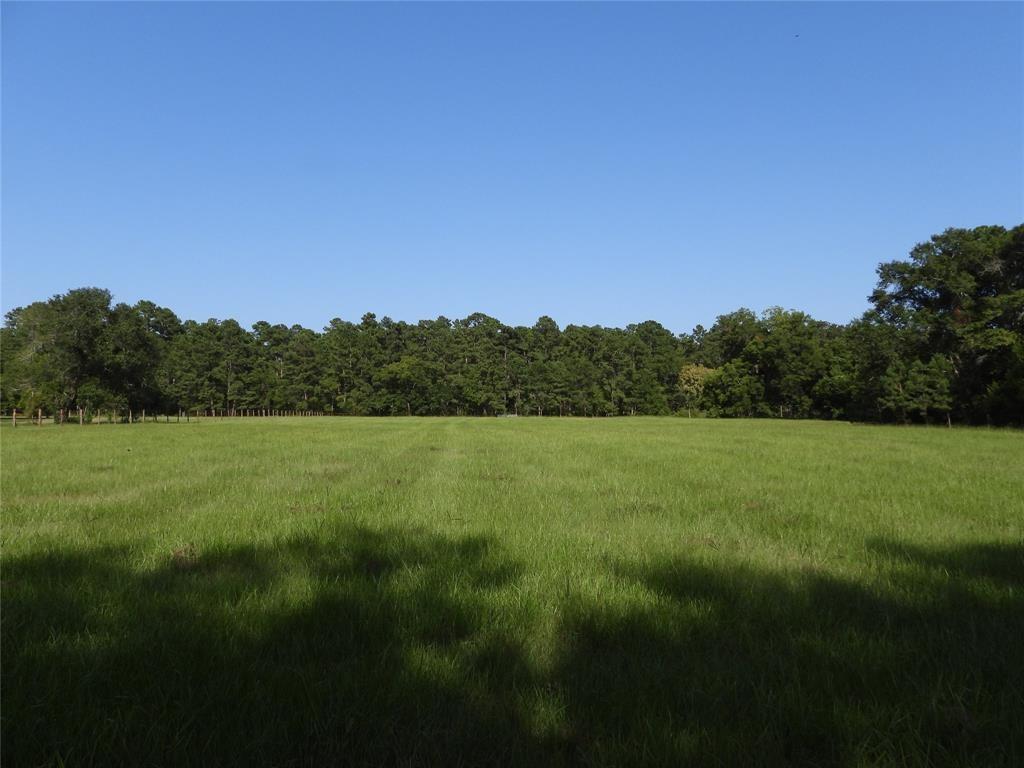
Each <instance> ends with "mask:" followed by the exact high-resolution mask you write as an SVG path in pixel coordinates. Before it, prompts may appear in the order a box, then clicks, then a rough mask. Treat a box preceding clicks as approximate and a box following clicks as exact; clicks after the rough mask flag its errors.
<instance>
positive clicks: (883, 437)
mask: <svg viewBox="0 0 1024 768" xmlns="http://www.w3.org/2000/svg"><path fill="white" fill-rule="evenodd" d="M0 448H2V455H0V458H2V497H3V498H2V501H3V520H2V523H3V524H2V534H0V535H2V585H0V589H2V643H3V647H2V665H3V666H2V670H3V675H2V724H3V725H2V727H3V734H2V736H3V745H2V748H3V760H4V764H5V765H12V766H15V765H46V764H52V765H60V764H66V765H100V764H102V765H114V764H131V765H171V764H173V765H204V766H205V765H218V764H219V765H325V764H339V765H340V764H350V765H379V764H388V765H446V766H449V765H484V764H492V765H493V764H501V765H539V764H544V765H615V766H621V765H723V766H724V765H738V764H742V765H794V764H803V765H844V766H847V765H880V764H881V765H920V766H924V765H979V766H981V765H984V766H988V765H1007V766H1010V765H1021V764H1024V725H1022V723H1024V435H1022V434H1021V433H1018V432H1011V431H990V430H980V429H979V430H968V429H952V430H947V429H939V428H932V429H925V428H895V427H874V426H853V425H849V424H842V423H813V422H779V421H705V420H696V419H695V420H688V419H671V418H665V419H656V418H636V419H617V420H575V419H563V420H559V419H518V420H516V419H503V420H499V419H489V420H487V419H440V418H439V419H401V418H391V419H354V418H346V419H340V418H339V419H310V418H307V419H273V420H270V419H268V420H257V419H251V420H249V419H247V420H234V421H218V420H212V419H211V420H202V421H200V422H198V423H191V424H139V425H132V426H127V425H120V426H111V425H96V426H89V427H84V428H80V427H77V426H65V427H45V426H44V427H41V428H40V427H31V426H27V425H26V426H24V427H18V428H17V430H12V429H10V428H5V429H4V430H3V433H2V435H0Z"/></svg>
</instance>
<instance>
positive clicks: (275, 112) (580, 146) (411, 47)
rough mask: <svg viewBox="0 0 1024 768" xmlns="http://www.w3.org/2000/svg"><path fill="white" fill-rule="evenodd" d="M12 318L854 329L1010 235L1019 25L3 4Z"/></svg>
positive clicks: (940, 12)
mask: <svg viewBox="0 0 1024 768" xmlns="http://www.w3.org/2000/svg"><path fill="white" fill-rule="evenodd" d="M2 21H3V32H2V44H3V53H2V64H3V74H2V86H3V92H2V109H3V114H2V118H3V121H2V163H3V166H2V172H3V182H2V194H3V199H2V204H3V208H2V247H3V254H2V257H3V261H2V280H3V286H2V303H3V309H4V311H7V310H9V309H11V308H13V307H15V306H19V305H22V304H26V303H28V302H31V301H34V300H38V299H45V298H47V297H48V296H50V295H52V294H54V293H60V292H63V291H65V290H67V289H69V288H73V287H78V286H83V285H96V286H102V287H106V288H109V289H110V290H111V291H113V293H114V295H115V298H116V299H118V300H122V301H128V302H134V301H136V300H138V299H139V298H148V299H152V300H153V301H156V302H158V303H160V304H163V305H166V306H169V307H171V308H172V309H174V310H175V311H176V312H178V314H179V315H181V316H182V317H186V318H189V317H190V318H193V319H197V320H204V319H206V318H208V317H219V318H223V317H234V318H236V319H238V320H239V321H240V322H242V323H243V324H244V325H249V324H251V323H253V322H255V321H256V320H260V319H265V320H269V321H271V322H285V323H289V324H290V323H301V324H303V325H305V326H307V327H312V328H317V329H319V328H321V327H323V325H325V324H326V323H327V322H328V321H329V320H330V319H331V318H332V317H343V318H345V319H358V318H359V317H360V316H361V315H362V314H363V313H364V312H367V311H373V312H376V313H377V314H378V316H382V315H390V316H391V317H393V318H395V319H403V320H410V321H414V320H417V319H421V318H428V317H436V316H437V315H439V314H444V315H446V316H447V317H451V318H454V317H464V316H466V315H467V314H469V313H471V312H474V311H482V312H486V313H488V314H491V315H494V316H496V317H498V318H500V319H501V320H503V321H505V322H507V323H512V324H532V323H533V322H534V320H535V319H536V318H537V317H538V316H539V315H542V314H548V315H551V316H552V317H554V318H555V320H557V321H558V322H559V323H560V324H562V325H565V324H568V323H585V324H602V325H616V326H622V325H625V324H627V323H629V322H639V321H643V320H646V319H655V320H658V321H660V322H662V323H663V324H665V325H666V326H667V327H669V328H670V329H672V330H673V331H676V332H680V331H688V330H690V329H691V328H692V327H693V325H694V324H696V323H704V324H709V323H710V322H712V321H713V319H714V317H715V316H716V315H718V314H721V313H723V312H727V311H730V310H732V309H735V308H737V307H739V306H748V307H751V308H753V309H755V310H761V309H763V308H765V307H768V306H772V305H781V306H784V307H787V308H797V309H803V310H806V311H809V312H811V313H812V314H813V315H815V316H816V317H820V318H822V319H826V320H833V321H837V322H845V321H847V320H849V319H851V318H852V317H855V316H857V315H859V314H860V313H861V312H862V311H863V310H864V309H865V308H866V307H867V302H866V299H865V297H866V295H867V294H868V293H869V292H870V290H871V289H872V287H873V285H874V277H875V275H874V268H875V266H876V264H877V263H878V262H880V261H888V260H891V259H894V258H901V257H904V256H905V255H906V253H907V251H908V250H909V249H910V248H911V247H912V246H913V245H914V244H915V243H916V242H919V241H921V240H924V239H927V237H928V236H929V235H931V234H932V233H935V232H939V231H941V230H943V229H945V228H946V227H949V226H963V227H972V226H977V225H980V224H1002V225H1006V226H1010V225H1014V224H1017V223H1020V222H1021V221H1022V220H1024V150H1022V146H1024V97H1022V94H1024V55H1022V37H1024V5H1021V4H1019V3H1013V4H1010V3H1006V4H980V3H966V4H946V3H943V4H902V5H892V4H871V3H868V4H856V5H854V4H827V3H802V4H730V5H723V4H672V5H670V4H651V5H635V4H615V5H589V4H573V5H551V4H516V5H496V4H487V5H471V4H411V5H407V4H385V5H343V4H284V3H281V4H230V3H226V4H192V3H175V4H161V5H150V4H123V3H110V4H97V5H92V4H51V3H45V4H22V3H16V4H12V3H6V2H5V3H4V4H3V6H2Z"/></svg>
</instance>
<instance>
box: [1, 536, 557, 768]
mask: <svg viewBox="0 0 1024 768" xmlns="http://www.w3.org/2000/svg"><path fill="white" fill-rule="evenodd" d="M127 562H128V553H127V552H124V551H116V550H101V551H94V552H90V553H87V554H66V555H65V554H49V555H40V556H36V557H27V558H22V559H15V560H12V561H10V562H7V563H5V564H4V569H3V570H4V580H5V583H6V584H5V589H4V616H3V619H4V633H3V641H4V649H3V657H4V658H3V662H4V681H3V682H4V685H3V715H4V745H3V746H4V763H5V765H35V764H40V763H45V762H58V761H64V762H66V763H67V764H69V765H73V764H104V765H111V764H133V765H183V764H196V765H214V764H228V763H230V764H239V765H242V764H250V765H251V764H262V765H299V764H301V765H329V764H341V763H344V764H381V763H388V764H400V763H406V764H408V763H419V764H426V763H431V764H442V763H445V764H456V763H466V764H473V763H482V762H491V763H499V762H518V763H527V762H531V761H533V760H534V759H536V758H537V757H538V754H537V750H539V749H540V747H539V745H537V744H535V743H534V742H533V741H532V740H531V739H529V738H527V737H525V735H524V730H523V725H522V723H521V722H520V721H519V715H518V709H517V707H516V697H515V695H514V693H513V691H514V686H515V683H516V680H517V678H518V677H519V676H520V675H525V672H524V671H521V668H522V667H523V665H524V661H523V659H522V657H521V654H520V652H519V650H518V643H517V641H516V639H515V638H513V637H509V636H508V634H507V633H503V634H502V635H501V636H500V637H499V636H497V635H495V633H494V631H493V629H494V624H495V623H494V620H493V617H492V616H491V613H492V612H493V610H494V609H493V607H492V606H491V604H490V600H489V598H490V596H491V595H492V593H493V592H494V590H496V589H498V588H500V587H502V586H504V585H506V584H508V583H510V582H511V581H512V580H513V579H515V578H516V576H517V568H516V566H515V564H514V563H512V562H511V561H509V560H508V559H507V558H504V557H502V556H501V555H500V554H499V553H498V552H497V549H496V548H495V547H494V546H493V545H492V544H491V543H490V542H489V541H487V540H486V539H480V538H464V539H459V540H451V539H447V538H443V537H439V536H434V535H429V534H425V533H415V532H413V533H409V532H405V533H401V532H398V531H383V532H377V531H371V530H368V529H365V528H346V529H343V530H340V531H336V532H334V533H332V534H321V535H318V536H317V537H316V538H315V539H314V538H299V539H293V540H290V541H286V542H283V543H281V544H280V545H278V546H273V547H265V548H252V547H250V548H239V549H230V550H221V551H211V552H192V551H190V550H183V551H179V552H177V553H175V556H174V557H172V558H169V559H168V562H166V563H165V564H164V565H162V566H161V567H159V568H157V569H156V570H154V571H146V572H138V571H136V570H134V569H133V568H131V567H129V566H128V564H127ZM257 603H258V606H257V605H256V604H257ZM523 623H524V624H525V623H526V622H525V621H524V622H523ZM496 648H499V649H500V652H499V653H496V652H495V649H496ZM491 680H496V681H498V682H499V683H500V684H496V685H491V684H488V681H491Z"/></svg>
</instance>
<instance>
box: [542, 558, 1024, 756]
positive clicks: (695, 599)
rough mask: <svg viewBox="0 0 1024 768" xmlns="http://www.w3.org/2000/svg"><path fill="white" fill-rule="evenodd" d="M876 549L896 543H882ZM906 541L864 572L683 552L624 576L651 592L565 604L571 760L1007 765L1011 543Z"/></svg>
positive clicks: (1023, 614)
mask: <svg viewBox="0 0 1024 768" xmlns="http://www.w3.org/2000/svg"><path fill="white" fill-rule="evenodd" d="M886 549H887V551H896V550H897V549H898V548H896V547H895V546H894V545H889V546H887V547H886ZM900 551H901V552H903V553H907V552H913V553H914V555H915V560H917V561H920V562H924V563H927V564H928V565H929V566H930V567H934V568H937V569H938V568H945V569H949V570H951V571H952V570H956V571H957V572H959V573H962V574H971V575H973V576H977V577H979V578H984V579H998V580H999V582H998V587H993V586H992V583H991V582H987V583H986V584H984V585H978V584H974V583H972V581H971V580H970V579H967V578H964V579H953V580H950V579H942V580H936V579H934V578H930V577H929V576H928V575H927V574H926V575H925V576H923V577H922V576H921V575H920V574H916V573H914V572H911V573H904V572H900V571H899V569H898V563H897V564H896V565H897V570H896V571H895V572H894V573H893V574H892V578H891V579H890V580H888V581H886V582H884V583H883V584H882V585H881V586H879V587H877V588H870V587H865V586H863V585H861V584H859V583H858V584H854V583H848V582H845V581H842V580H839V579H837V578H835V577H833V576H829V575H825V574H822V573H817V572H814V571H798V572H792V573H781V572H779V573H773V572H767V571H764V570H760V569H757V568H754V567H746V566H720V565H715V566H709V565H704V564H701V563H698V562H693V561H688V560H686V559H675V560H669V561H663V562H660V563H656V564H654V565H651V566H648V567H643V568H637V567H635V566H623V567H621V568H620V569H618V573H619V576H620V577H621V578H622V579H623V580H625V581H626V582H627V583H629V584H632V585H634V587H635V586H637V585H642V586H643V587H645V588H646V589H647V590H650V592H652V593H653V596H652V597H651V599H650V600H646V601H643V602H644V603H645V604H644V605H643V607H638V606H637V603H638V602H640V601H637V600H635V601H632V603H630V604H628V605H626V606H625V607H622V608H615V607H611V606H607V605H604V606H601V605H579V606H577V607H576V608H574V609H572V610H570V611H567V613H566V619H565V625H564V627H563V629H562V632H563V635H564V637H565V638H567V641H566V643H565V644H564V648H563V654H562V657H561V659H560V662H559V664H558V669H557V670H556V672H555V676H556V678H557V679H558V680H559V685H560V688H561V689H562V690H563V692H564V696H565V700H566V702H567V703H568V719H569V722H570V724H569V726H568V738H569V739H570V740H572V741H573V742H574V743H575V745H576V750H577V752H578V754H579V756H580V761H581V762H584V763H587V764H602V765H616V766H621V765H659V764H660V765H859V764H871V765H874V764H880V763H881V764H901V765H902V764H908V765H1020V764H1022V761H1024V725H1022V723H1024V591H1022V590H1021V589H1020V580H1019V575H1020V572H1019V570H1018V564H1019V562H1020V558H1021V557H1022V555H1024V546H1017V547H1009V546H1005V545H992V546H990V547H980V546H979V547H972V548H963V549H949V550H927V551H926V550H922V549H914V550H911V549H907V548H902V549H901V550H900Z"/></svg>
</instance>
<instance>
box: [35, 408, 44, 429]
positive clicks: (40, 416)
mask: <svg viewBox="0 0 1024 768" xmlns="http://www.w3.org/2000/svg"><path fill="white" fill-rule="evenodd" d="M36 419H37V421H36V426H37V427H41V426H43V409H42V408H37V409H36Z"/></svg>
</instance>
